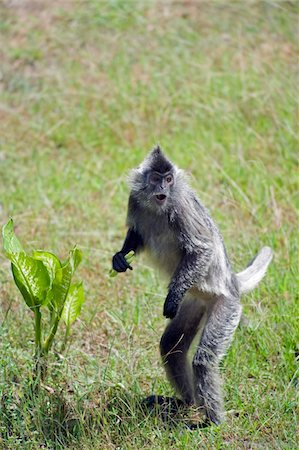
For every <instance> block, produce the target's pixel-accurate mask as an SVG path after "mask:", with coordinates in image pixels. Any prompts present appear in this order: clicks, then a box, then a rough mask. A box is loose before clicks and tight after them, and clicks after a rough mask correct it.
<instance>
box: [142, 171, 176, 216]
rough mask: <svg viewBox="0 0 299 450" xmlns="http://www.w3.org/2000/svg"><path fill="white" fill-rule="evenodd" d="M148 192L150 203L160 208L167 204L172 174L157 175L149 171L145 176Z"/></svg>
mask: <svg viewBox="0 0 299 450" xmlns="http://www.w3.org/2000/svg"><path fill="white" fill-rule="evenodd" d="M147 184H148V190H149V193H150V196H151V201H152V202H154V203H155V204H156V205H158V206H160V207H162V206H165V205H166V204H167V201H168V199H169V197H170V194H171V189H172V186H173V184H174V176H173V173H172V172H166V173H163V174H161V173H159V172H156V171H151V172H150V173H149V174H148V176H147Z"/></svg>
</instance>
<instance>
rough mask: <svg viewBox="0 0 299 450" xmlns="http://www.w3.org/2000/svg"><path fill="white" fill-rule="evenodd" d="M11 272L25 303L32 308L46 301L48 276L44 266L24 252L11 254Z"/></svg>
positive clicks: (48, 284) (48, 283)
mask: <svg viewBox="0 0 299 450" xmlns="http://www.w3.org/2000/svg"><path fill="white" fill-rule="evenodd" d="M12 261H13V262H12V265H11V267H12V273H13V277H14V280H15V283H16V285H17V287H18V288H19V290H20V292H21V294H22V296H23V298H24V300H25V302H26V304H27V305H28V306H29V308H31V309H33V308H35V307H37V306H42V305H44V304H45V303H46V302H47V292H48V289H49V287H50V277H49V274H48V271H47V269H46V267H45V266H44V265H43V263H42V262H41V261H37V260H36V259H34V258H31V256H27V255H26V254H25V253H24V252H22V253H19V254H15V255H13V260H12Z"/></svg>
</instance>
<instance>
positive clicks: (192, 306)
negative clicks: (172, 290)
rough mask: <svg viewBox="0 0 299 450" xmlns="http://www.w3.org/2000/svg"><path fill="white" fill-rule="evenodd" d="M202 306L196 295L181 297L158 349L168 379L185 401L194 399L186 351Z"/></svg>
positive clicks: (197, 322) (194, 331)
mask: <svg viewBox="0 0 299 450" xmlns="http://www.w3.org/2000/svg"><path fill="white" fill-rule="evenodd" d="M203 313H204V308H203V306H202V305H201V302H200V300H199V299H194V298H192V299H190V298H186V299H184V301H183V303H182V305H181V307H180V309H179V311H178V313H177V315H176V316H175V317H174V319H173V320H172V321H171V322H170V323H169V325H168V326H167V327H166V330H165V332H164V334H163V336H162V338H161V342H160V351H161V356H162V360H163V362H164V364H165V370H166V374H167V377H168V379H169V380H170V382H171V383H172V385H173V386H174V388H175V389H176V391H177V392H178V393H179V394H180V395H181V397H182V399H183V401H184V402H185V403H186V404H192V403H194V388H193V382H192V372H191V366H190V363H189V362H188V360H187V352H188V349H189V347H190V344H191V342H192V340H193V338H194V336H195V335H196V332H197V330H198V327H199V323H200V320H201V318H202V316H203Z"/></svg>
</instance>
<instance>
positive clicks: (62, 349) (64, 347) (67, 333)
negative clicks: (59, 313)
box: [60, 325, 71, 353]
mask: <svg viewBox="0 0 299 450" xmlns="http://www.w3.org/2000/svg"><path fill="white" fill-rule="evenodd" d="M70 334H71V327H70V326H69V325H67V326H66V329H65V334H64V340H63V343H62V346H61V349H60V353H63V352H64V351H65V349H66V344H67V341H68V339H69V337H70Z"/></svg>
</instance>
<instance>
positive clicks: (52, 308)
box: [2, 219, 84, 379]
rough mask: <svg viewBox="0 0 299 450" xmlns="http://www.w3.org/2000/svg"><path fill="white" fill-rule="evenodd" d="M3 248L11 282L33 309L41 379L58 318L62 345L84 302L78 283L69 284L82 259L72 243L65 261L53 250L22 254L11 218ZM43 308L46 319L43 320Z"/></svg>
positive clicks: (36, 367)
mask: <svg viewBox="0 0 299 450" xmlns="http://www.w3.org/2000/svg"><path fill="white" fill-rule="evenodd" d="M2 235H3V245H4V251H5V254H6V256H7V257H8V259H9V260H10V261H11V269H12V274H13V278H14V281H15V284H16V285H17V287H18V289H19V290H20V292H21V294H22V296H23V298H24V300H25V303H26V305H27V306H28V307H29V308H30V309H31V311H32V312H33V313H34V319H35V320H34V329H35V360H36V365H35V372H36V375H41V378H42V379H43V378H44V377H45V374H46V370H47V363H46V361H47V356H48V354H49V351H50V350H51V348H52V345H53V341H54V338H55V335H56V332H57V329H58V325H59V322H60V321H61V319H62V320H63V321H64V323H65V327H66V332H65V338H64V342H63V345H62V349H64V348H65V346H66V342H67V340H68V338H69V336H70V330H71V325H72V323H73V322H74V321H75V320H76V319H77V317H78V316H79V314H80V312H81V307H82V304H83V302H84V290H83V285H82V283H76V284H71V280H72V277H73V275H74V273H75V270H76V269H77V267H78V265H79V264H80V262H81V260H82V254H81V252H80V250H78V249H77V248H76V247H74V248H73V249H72V250H71V251H70V253H69V257H68V258H67V260H66V261H64V262H61V261H60V260H59V259H58V258H57V256H55V255H54V254H53V253H49V252H45V251H40V250H38V251H34V252H33V254H32V256H29V255H27V254H26V252H25V250H24V249H23V247H22V245H21V243H20V242H19V240H18V238H17V237H16V235H15V233H14V228H13V220H12V219H10V220H9V221H8V223H7V224H6V225H4V226H3V228H2ZM46 312H47V316H48V321H47V323H46V321H45V320H44V316H45V315H46V314H45V313H46Z"/></svg>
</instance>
